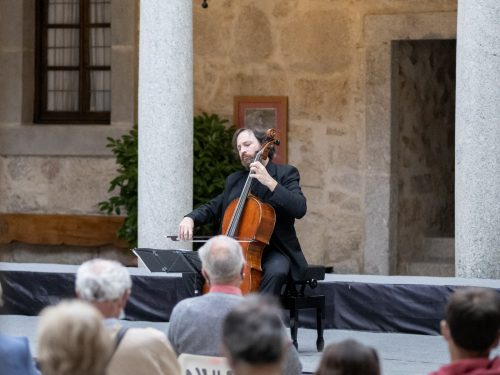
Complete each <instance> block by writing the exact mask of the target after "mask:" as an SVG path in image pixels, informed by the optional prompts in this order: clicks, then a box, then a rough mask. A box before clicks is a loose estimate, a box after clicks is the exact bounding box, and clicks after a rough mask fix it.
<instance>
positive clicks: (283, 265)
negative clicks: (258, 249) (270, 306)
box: [259, 249, 290, 297]
mask: <svg viewBox="0 0 500 375" xmlns="http://www.w3.org/2000/svg"><path fill="white" fill-rule="evenodd" d="M262 271H263V272H264V274H263V275H262V280H261V282H260V287H259V291H260V292H261V293H266V294H273V295H275V296H277V297H279V296H280V295H281V290H282V289H283V286H284V285H285V284H286V281H287V278H288V274H289V273H290V259H289V258H288V257H287V256H286V255H283V254H282V253H280V252H279V251H277V250H273V249H266V250H264V254H263V256H262Z"/></svg>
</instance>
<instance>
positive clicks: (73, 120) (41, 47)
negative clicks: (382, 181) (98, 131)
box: [34, 0, 111, 125]
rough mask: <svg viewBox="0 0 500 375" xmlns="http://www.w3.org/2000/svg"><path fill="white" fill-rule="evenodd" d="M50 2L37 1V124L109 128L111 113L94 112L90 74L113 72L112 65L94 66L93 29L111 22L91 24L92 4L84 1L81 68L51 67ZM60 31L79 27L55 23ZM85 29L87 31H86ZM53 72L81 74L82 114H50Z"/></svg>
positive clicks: (81, 9) (108, 24) (80, 40)
mask: <svg viewBox="0 0 500 375" xmlns="http://www.w3.org/2000/svg"><path fill="white" fill-rule="evenodd" d="M48 1H49V0H38V1H36V28H35V33H36V34H35V44H36V46H35V97H34V100H35V103H34V109H35V110H34V123H37V124H68V125H71V124H76V125H78V124H103V125H109V124H110V120H111V111H90V96H91V95H90V72H91V71H92V70H98V71H106V70H108V71H111V65H109V66H107V65H104V66H103V65H101V66H96V65H94V66H91V65H90V64H89V56H90V41H89V39H90V30H91V29H92V28H97V27H109V28H111V23H93V24H91V23H90V2H89V1H88V0H80V23H79V27H78V29H79V30H80V33H79V34H80V35H79V64H78V66H77V67H62V66H59V67H48V64H47V51H48V49H47V36H48V30H49V29H50V28H49V26H48V9H49V7H48ZM54 25H55V26H57V27H58V28H69V29H76V28H77V27H75V25H76V24H72V25H68V24H51V26H52V27H53V26H54ZM82 30H83V31H82ZM50 70H54V71H63V70H70V71H75V70H78V72H79V84H78V87H79V90H78V103H79V110H78V111H74V112H73V111H48V110H47V93H48V86H47V77H48V72H49V71H50Z"/></svg>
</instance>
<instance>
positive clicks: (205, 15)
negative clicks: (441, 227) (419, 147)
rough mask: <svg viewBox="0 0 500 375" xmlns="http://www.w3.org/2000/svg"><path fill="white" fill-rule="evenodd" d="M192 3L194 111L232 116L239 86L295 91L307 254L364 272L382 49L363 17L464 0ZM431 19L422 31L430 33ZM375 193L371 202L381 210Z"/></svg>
mask: <svg viewBox="0 0 500 375" xmlns="http://www.w3.org/2000/svg"><path fill="white" fill-rule="evenodd" d="M193 8H194V10H195V12H194V38H195V39H194V44H195V46H194V47H195V48H194V51H195V65H194V66H195V68H194V74H195V110H196V112H201V111H207V112H216V113H218V114H219V115H221V116H223V117H226V118H228V119H229V120H230V121H232V118H233V113H232V108H233V107H232V104H233V97H234V96H236V95H248V96H252V95H283V96H288V98H289V119H288V155H289V156H288V157H289V163H291V164H294V165H296V166H297V167H298V168H299V170H300V172H301V183H302V187H303V191H304V193H305V195H306V197H307V199H308V213H307V215H306V216H305V218H303V219H302V220H300V221H299V222H298V223H297V228H298V234H299V239H300V241H301V243H302V246H303V249H304V252H305V253H306V257H307V259H308V260H309V262H311V263H320V264H326V265H333V266H334V267H335V271H336V272H340V273H351V272H352V273H358V272H365V270H366V267H365V259H364V257H365V255H364V249H365V248H366V245H367V244H366V243H365V241H366V236H365V230H366V228H365V217H366V214H367V206H366V201H365V199H366V195H365V191H366V183H367V180H366V178H367V165H366V156H367V152H369V151H368V150H367V146H366V143H365V142H366V132H370V131H371V129H367V128H366V127H365V121H366V117H365V116H366V115H365V113H366V110H367V109H366V84H367V81H368V80H369V81H370V82H371V84H377V77H376V76H369V77H367V75H366V67H367V65H370V64H372V65H373V63H374V62H375V63H377V62H376V59H378V58H379V56H378V55H377V54H376V53H375V51H373V52H374V53H367V49H366V40H365V38H366V37H367V36H366V35H365V34H364V32H365V30H364V27H365V20H366V19H367V17H369V16H374V15H380V16H381V17H383V15H388V16H394V15H398V14H399V15H409V17H408V18H409V19H410V20H411V16H412V15H416V18H415V19H417V18H418V15H419V14H426V13H439V12H453V11H455V10H456V1H455V0H450V1H427V0H422V1H399V0H394V1H371V0H360V1H341V0H337V1H326V0H315V1H310V0H282V1H267V0H249V1H245V2H239V1H231V0H225V1H209V7H208V8H207V9H202V8H201V7H200V5H199V2H196V1H194V2H193ZM402 19H405V18H402ZM415 19H414V23H413V24H412V25H408V29H409V30H412V31H411V32H414V31H413V30H414V29H418V27H419V26H415V25H417V22H416V21H415ZM396 26H398V25H396ZM399 26H400V29H405V28H406V27H407V26H406V25H399ZM424 28H425V23H424V24H423V26H422V30H417V32H416V33H415V34H418V35H427V34H429V32H428V31H426V30H425V29H424ZM409 32H410V31H409ZM376 33H380V34H382V35H385V34H387V31H386V30H385V28H381V29H380V30H376ZM368 37H369V38H376V35H369V36H368ZM426 38H428V35H427V36H426ZM386 69H390V59H389V60H387V66H386ZM385 95H388V96H390V92H387V93H386V94H385ZM381 110H382V108H381ZM386 110H387V111H390V109H386ZM386 149H387V152H390V150H389V145H387V147H386ZM371 156H375V157H377V156H378V157H380V158H383V157H384V156H383V155H382V154H381V155H371ZM373 202H374V203H373V204H374V205H373V206H370V208H369V209H370V210H372V211H374V212H376V211H378V210H380V208H379V207H378V204H380V202H378V201H377V200H373ZM382 225H384V224H382ZM387 225H388V223H385V226H387ZM386 244H387V243H386ZM387 246H388V244H387ZM387 251H388V250H385V249H382V250H381V252H382V253H383V252H387ZM377 261H378V260H377V259H375V261H374V262H377ZM380 261H382V260H381V259H380ZM372 268H373V269H377V268H378V267H372ZM382 269H383V267H382ZM368 271H369V272H372V269H368Z"/></svg>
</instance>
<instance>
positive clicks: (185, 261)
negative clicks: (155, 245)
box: [133, 248, 203, 295]
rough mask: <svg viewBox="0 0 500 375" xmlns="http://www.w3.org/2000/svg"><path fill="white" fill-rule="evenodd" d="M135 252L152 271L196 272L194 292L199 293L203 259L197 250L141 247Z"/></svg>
mask: <svg viewBox="0 0 500 375" xmlns="http://www.w3.org/2000/svg"><path fill="white" fill-rule="evenodd" d="M133 252H134V254H135V255H137V257H139V259H140V260H142V262H143V263H144V264H145V266H146V268H147V269H148V270H149V271H150V272H166V273H174V272H177V273H182V274H185V273H189V274H194V294H195V295H198V294H199V290H198V289H199V286H200V285H199V283H198V276H199V275H200V274H201V260H200V258H199V256H198V253H197V252H196V251H189V250H160V249H147V248H140V249H134V250H133ZM183 276H184V275H183ZM201 280H203V278H202V279H201Z"/></svg>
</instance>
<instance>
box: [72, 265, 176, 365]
mask: <svg viewBox="0 0 500 375" xmlns="http://www.w3.org/2000/svg"><path fill="white" fill-rule="evenodd" d="M131 289H132V280H131V278H130V275H129V273H128V271H127V269H126V268H125V267H124V266H122V265H121V264H120V263H118V262H115V261H111V260H104V259H94V260H91V261H88V262H85V263H83V264H82V265H81V266H80V267H79V269H78V272H77V275H76V295H77V296H78V298H81V299H83V300H85V301H87V302H90V303H91V304H92V305H94V306H95V307H96V308H97V309H98V310H99V311H100V312H101V314H102V315H103V316H104V318H105V320H104V322H105V325H106V327H107V328H108V330H109V332H110V334H111V335H112V337H114V339H115V343H116V344H117V345H118V346H117V347H116V350H115V353H114V355H113V357H112V359H111V361H110V363H109V367H108V370H107V374H108V375H115V374H116V375H118V374H120V375H128V374H130V375H132V374H134V375H135V374H148V375H149V374H153V375H155V374H158V375H160V374H180V366H179V363H178V361H177V358H176V355H175V353H174V352H173V350H172V347H171V345H170V343H169V342H168V340H167V338H166V337H165V334H164V333H163V332H161V331H158V330H157V329H153V328H130V329H128V330H125V329H124V328H122V326H121V324H120V322H119V320H118V318H119V317H120V315H122V314H123V310H124V309H125V306H126V304H127V301H128V298H129V296H130V293H131Z"/></svg>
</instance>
